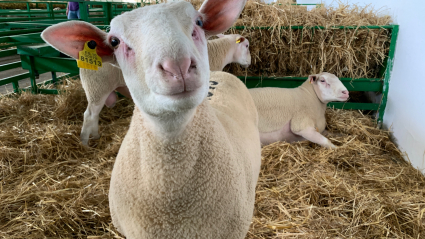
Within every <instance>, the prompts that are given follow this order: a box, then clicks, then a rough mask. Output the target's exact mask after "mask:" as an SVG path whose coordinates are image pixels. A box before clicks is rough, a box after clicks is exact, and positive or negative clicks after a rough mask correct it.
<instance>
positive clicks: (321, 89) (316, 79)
mask: <svg viewBox="0 0 425 239" xmlns="http://www.w3.org/2000/svg"><path fill="white" fill-rule="evenodd" d="M308 80H309V81H310V83H311V84H313V88H314V91H315V92H316V95H317V96H318V97H319V99H320V101H322V102H323V103H328V102H331V101H346V100H347V99H348V96H349V94H348V90H347V88H346V87H345V86H344V85H343V84H342V82H341V81H340V80H339V78H338V77H336V76H335V75H334V74H330V73H327V72H322V73H320V74H316V75H310V76H309V77H308Z"/></svg>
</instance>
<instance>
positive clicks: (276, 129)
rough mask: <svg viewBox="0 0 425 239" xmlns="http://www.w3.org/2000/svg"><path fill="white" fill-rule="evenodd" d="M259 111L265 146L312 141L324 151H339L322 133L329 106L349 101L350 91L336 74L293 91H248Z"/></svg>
mask: <svg viewBox="0 0 425 239" xmlns="http://www.w3.org/2000/svg"><path fill="white" fill-rule="evenodd" d="M249 92H250V93H251V95H252V98H253V99H254V102H255V106H256V107H257V111H258V117H259V122H258V129H259V131H260V139H261V143H262V144H263V145H268V144H271V143H273V142H277V141H286V142H294V141H301V140H305V139H307V140H309V141H311V142H313V143H317V144H319V145H321V146H323V147H327V148H336V146H335V145H334V144H332V143H331V142H330V141H329V139H327V138H326V137H325V136H323V135H322V134H321V133H323V132H324V131H325V127H326V119H325V111H326V104H327V103H329V102H331V101H346V100H347V99H348V95H349V93H348V90H347V88H345V86H344V85H343V84H342V82H341V81H340V80H339V79H338V77H336V76H335V75H333V74H330V73H327V72H322V73H320V74H316V75H310V76H309V77H308V79H307V81H305V82H304V83H303V84H302V85H301V86H299V87H297V88H294V89H284V88H272V87H265V88H255V89H249Z"/></svg>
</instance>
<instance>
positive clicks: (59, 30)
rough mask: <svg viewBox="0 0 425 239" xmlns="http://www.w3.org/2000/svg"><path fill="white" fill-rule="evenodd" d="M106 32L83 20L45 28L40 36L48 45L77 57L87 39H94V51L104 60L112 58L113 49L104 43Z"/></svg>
mask: <svg viewBox="0 0 425 239" xmlns="http://www.w3.org/2000/svg"><path fill="white" fill-rule="evenodd" d="M106 36H107V33H106V32H103V31H102V30H100V29H99V28H97V27H95V26H93V25H92V24H90V23H86V22H83V21H68V22H63V23H59V24H56V25H53V26H50V27H48V28H46V29H45V30H44V31H43V32H42V33H41V38H43V40H44V41H45V42H47V43H48V44H49V45H51V46H52V47H54V48H55V49H57V50H58V51H60V52H63V53H64V54H66V55H68V56H70V57H72V58H75V59H78V53H79V52H80V51H81V50H83V49H84V44H85V43H86V42H87V41H90V40H94V41H95V42H96V43H97V44H96V45H97V48H96V52H97V54H98V55H99V56H100V57H101V58H102V61H104V62H111V61H112V60H113V53H114V51H113V49H112V47H111V46H109V45H107V44H105V40H106Z"/></svg>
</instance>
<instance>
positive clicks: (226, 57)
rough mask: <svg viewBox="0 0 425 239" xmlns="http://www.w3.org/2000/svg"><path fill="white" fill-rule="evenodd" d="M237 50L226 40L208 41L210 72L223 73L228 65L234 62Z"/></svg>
mask: <svg viewBox="0 0 425 239" xmlns="http://www.w3.org/2000/svg"><path fill="white" fill-rule="evenodd" d="M234 51H235V49H234V48H233V47H232V44H231V42H230V41H229V40H228V39H226V38H222V39H217V40H211V41H208V52H209V53H211V55H210V54H208V57H209V63H210V70H211V71H221V70H223V68H224V67H225V66H226V65H227V64H230V63H232V62H233V55H234Z"/></svg>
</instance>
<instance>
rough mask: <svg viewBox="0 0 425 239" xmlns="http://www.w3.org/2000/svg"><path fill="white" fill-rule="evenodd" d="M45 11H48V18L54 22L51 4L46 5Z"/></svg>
mask: <svg viewBox="0 0 425 239" xmlns="http://www.w3.org/2000/svg"><path fill="white" fill-rule="evenodd" d="M46 8H47V11H49V18H50V19H52V20H54V19H55V14H54V13H53V4H52V3H51V2H48V3H46Z"/></svg>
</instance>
